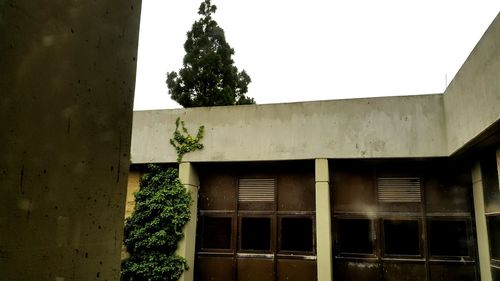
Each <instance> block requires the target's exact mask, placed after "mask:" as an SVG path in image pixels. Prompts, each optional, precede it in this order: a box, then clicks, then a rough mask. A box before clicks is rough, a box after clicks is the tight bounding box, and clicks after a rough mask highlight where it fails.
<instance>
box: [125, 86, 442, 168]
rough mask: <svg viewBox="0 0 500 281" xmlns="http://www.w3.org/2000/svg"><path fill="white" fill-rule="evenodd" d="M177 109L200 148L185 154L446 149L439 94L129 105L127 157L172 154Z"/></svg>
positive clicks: (360, 154) (353, 154)
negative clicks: (175, 106) (199, 138)
mask: <svg viewBox="0 0 500 281" xmlns="http://www.w3.org/2000/svg"><path fill="white" fill-rule="evenodd" d="M177 117H181V118H182V119H183V120H185V122H186V126H187V127H188V129H190V132H191V133H192V134H196V132H197V128H198V126H200V125H205V138H204V139H203V144H204V145H205V148H204V149H203V150H200V151H195V152H192V153H189V154H187V155H186V156H185V160H186V161H192V162H196V161H239V160H241V161H252V160H280V159H313V158H324V157H326V158H371V157H426V156H443V155H446V136H445V133H444V132H445V130H444V115H443V104H442V95H425V96H408V97H386V98H375V99H353V100H336V101H317V102H303V103H290V104H270V105H249V106H229V107H211V108H194V109H184V110H183V109H179V110H159V111H136V112H134V122H133V130H132V131H133V136H132V152H131V153H132V162H133V163H149V162H175V161H176V160H175V159H176V155H175V151H174V149H173V147H172V146H171V145H170V144H169V139H170V138H171V137H172V134H173V132H174V129H175V119H176V118H177Z"/></svg>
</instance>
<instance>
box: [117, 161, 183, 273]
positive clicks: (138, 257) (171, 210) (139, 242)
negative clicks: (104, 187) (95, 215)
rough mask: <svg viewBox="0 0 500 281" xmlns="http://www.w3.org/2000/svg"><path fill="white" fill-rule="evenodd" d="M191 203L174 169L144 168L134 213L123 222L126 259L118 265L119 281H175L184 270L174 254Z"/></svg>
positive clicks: (178, 258)
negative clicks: (128, 255)
mask: <svg viewBox="0 0 500 281" xmlns="http://www.w3.org/2000/svg"><path fill="white" fill-rule="evenodd" d="M191 202H192V200H191V195H190V194H189V192H187V191H186V189H185V188H184V186H183V185H182V184H181V182H180V180H179V175H178V170H177V169H173V168H168V169H165V168H163V167H161V166H159V165H153V164H151V165H148V171H147V172H146V173H144V174H143V176H142V177H141V180H140V189H139V191H138V192H136V193H135V208H134V213H133V214H132V216H131V217H130V218H128V219H127V220H126V221H125V232H124V244H125V246H126V247H127V252H128V253H129V254H130V257H129V258H128V259H126V260H124V261H123V263H122V271H121V273H122V274H121V280H122V281H142V280H148V281H175V280H178V279H179V277H180V276H181V275H182V273H183V272H184V271H185V270H186V269H187V268H188V267H187V263H186V260H185V259H184V258H183V257H180V256H178V255H176V254H175V251H176V249H177V244H178V242H179V241H180V240H181V239H182V237H183V236H184V234H183V228H184V226H185V225H186V223H187V222H188V221H189V217H190V212H189V209H190V206H191Z"/></svg>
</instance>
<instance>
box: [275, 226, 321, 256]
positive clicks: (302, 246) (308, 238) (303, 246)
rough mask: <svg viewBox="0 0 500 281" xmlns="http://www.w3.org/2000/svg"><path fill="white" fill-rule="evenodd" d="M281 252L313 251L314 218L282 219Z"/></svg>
mask: <svg viewBox="0 0 500 281" xmlns="http://www.w3.org/2000/svg"><path fill="white" fill-rule="evenodd" d="M281 250H283V251H303V252H312V251H313V221H312V218H282V219H281Z"/></svg>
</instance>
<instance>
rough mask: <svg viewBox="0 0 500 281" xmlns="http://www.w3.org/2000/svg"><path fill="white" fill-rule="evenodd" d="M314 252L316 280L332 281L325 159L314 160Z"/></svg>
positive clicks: (327, 177) (328, 196) (326, 164)
mask: <svg viewBox="0 0 500 281" xmlns="http://www.w3.org/2000/svg"><path fill="white" fill-rule="evenodd" d="M315 166H316V169H315V173H316V176H315V178H316V252H317V270H318V280H321V281H327V280H332V231H331V215H330V214H331V211H330V176H329V170H328V160H327V159H316V161H315Z"/></svg>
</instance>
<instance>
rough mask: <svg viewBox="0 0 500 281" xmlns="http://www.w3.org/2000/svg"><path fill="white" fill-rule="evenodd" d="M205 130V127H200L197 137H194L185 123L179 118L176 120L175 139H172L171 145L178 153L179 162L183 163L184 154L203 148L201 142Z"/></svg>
mask: <svg viewBox="0 0 500 281" xmlns="http://www.w3.org/2000/svg"><path fill="white" fill-rule="evenodd" d="M179 124H180V125H181V126H182V132H181V131H179ZM204 130H205V126H200V127H199V128H198V133H197V134H196V137H193V136H191V135H190V134H189V132H188V130H187V129H186V126H185V125H184V121H182V120H181V119H180V118H179V117H177V119H176V120H175V131H174V138H173V139H170V144H171V145H173V146H174V147H175V151H176V152H177V162H179V163H180V162H181V161H182V157H183V156H184V154H186V153H188V152H191V151H194V150H197V149H202V148H203V144H202V143H200V141H201V139H202V138H203V132H204Z"/></svg>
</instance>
